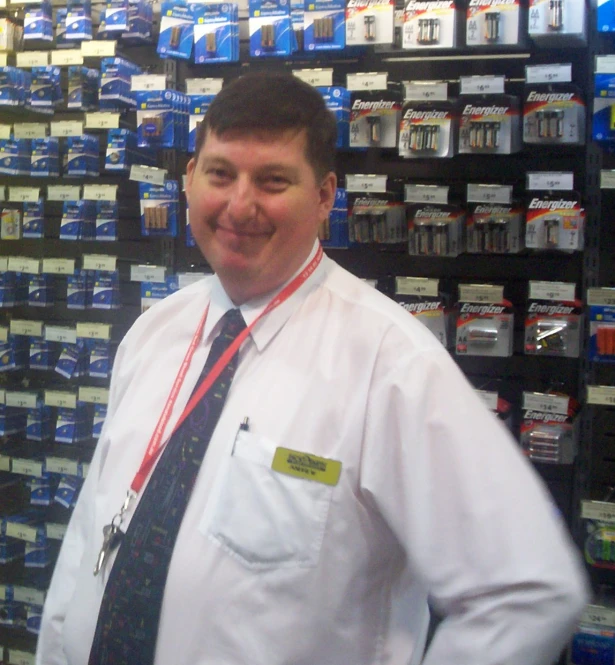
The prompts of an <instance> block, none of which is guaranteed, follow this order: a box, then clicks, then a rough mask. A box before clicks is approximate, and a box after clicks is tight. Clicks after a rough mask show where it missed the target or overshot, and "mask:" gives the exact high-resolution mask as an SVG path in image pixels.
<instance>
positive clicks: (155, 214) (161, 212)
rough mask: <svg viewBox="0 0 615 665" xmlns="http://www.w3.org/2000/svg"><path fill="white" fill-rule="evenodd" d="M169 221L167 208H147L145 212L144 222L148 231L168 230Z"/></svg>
mask: <svg viewBox="0 0 615 665" xmlns="http://www.w3.org/2000/svg"><path fill="white" fill-rule="evenodd" d="M167 220H168V210H167V208H166V206H147V207H146V208H144V210H143V222H144V226H145V228H146V229H166V228H167Z"/></svg>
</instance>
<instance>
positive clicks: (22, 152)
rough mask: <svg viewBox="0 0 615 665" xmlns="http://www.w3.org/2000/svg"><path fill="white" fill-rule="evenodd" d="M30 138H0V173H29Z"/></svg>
mask: <svg viewBox="0 0 615 665" xmlns="http://www.w3.org/2000/svg"><path fill="white" fill-rule="evenodd" d="M29 173H30V140H29V139H0V174H4V175H29Z"/></svg>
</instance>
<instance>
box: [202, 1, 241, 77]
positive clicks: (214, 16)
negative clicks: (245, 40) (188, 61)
mask: <svg viewBox="0 0 615 665" xmlns="http://www.w3.org/2000/svg"><path fill="white" fill-rule="evenodd" d="M191 11H192V19H193V21H194V62H196V63H197V64H201V63H205V62H210V63H215V62H237V61H238V60H239V6H238V5H237V3H235V2H212V3H208V4H193V5H191Z"/></svg>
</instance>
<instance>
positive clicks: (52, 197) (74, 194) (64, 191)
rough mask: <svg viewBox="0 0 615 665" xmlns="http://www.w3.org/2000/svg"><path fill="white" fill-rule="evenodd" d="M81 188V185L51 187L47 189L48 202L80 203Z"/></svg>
mask: <svg viewBox="0 0 615 665" xmlns="http://www.w3.org/2000/svg"><path fill="white" fill-rule="evenodd" d="M80 199H81V187H79V185H49V186H48V187H47V200H48V201H79V200H80Z"/></svg>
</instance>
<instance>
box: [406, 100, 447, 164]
mask: <svg viewBox="0 0 615 665" xmlns="http://www.w3.org/2000/svg"><path fill="white" fill-rule="evenodd" d="M457 126H458V121H457V113H456V112H455V109H454V106H453V104H452V103H451V102H417V101H409V102H406V103H405V104H404V106H403V110H402V114H401V122H400V129H399V155H400V157H405V158H407V159H419V158H425V157H433V158H443V157H452V156H453V155H454V154H455V142H456V137H457Z"/></svg>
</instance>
